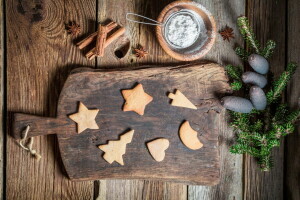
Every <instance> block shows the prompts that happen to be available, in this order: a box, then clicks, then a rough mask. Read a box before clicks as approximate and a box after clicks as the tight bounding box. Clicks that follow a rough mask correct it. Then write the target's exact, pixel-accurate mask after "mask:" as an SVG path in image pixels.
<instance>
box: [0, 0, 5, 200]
mask: <svg viewBox="0 0 300 200" xmlns="http://www.w3.org/2000/svg"><path fill="white" fill-rule="evenodd" d="M0 10H1V11H3V1H2V0H1V1H0ZM3 14H4V13H3V12H0V177H1V179H0V199H5V197H4V185H5V176H4V164H5V163H4V162H5V160H4V158H5V157H4V152H5V151H4V150H5V149H4V148H5V131H4V128H5V125H4V121H5V120H4V118H3V112H4V108H3V106H4V102H5V99H4V96H5V95H4V70H5V67H4V57H5V51H4V39H5V38H4V31H5V30H4V16H3Z"/></svg>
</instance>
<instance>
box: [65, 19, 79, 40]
mask: <svg viewBox="0 0 300 200" xmlns="http://www.w3.org/2000/svg"><path fill="white" fill-rule="evenodd" d="M67 31H68V33H70V34H71V35H72V36H74V37H76V36H77V35H78V34H79V33H80V32H81V28H80V25H79V24H76V22H71V23H69V25H67Z"/></svg>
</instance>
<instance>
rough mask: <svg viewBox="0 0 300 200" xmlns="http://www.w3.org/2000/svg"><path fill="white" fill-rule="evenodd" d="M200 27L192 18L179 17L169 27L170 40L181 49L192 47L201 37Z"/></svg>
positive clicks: (172, 19)
mask: <svg viewBox="0 0 300 200" xmlns="http://www.w3.org/2000/svg"><path fill="white" fill-rule="evenodd" d="M199 32H200V30H199V27H198V26H197V23H196V22H195V21H194V19H193V18H192V17H191V16H188V15H177V16H175V17H173V18H171V19H170V22H169V23H168V27H167V38H168V40H169V41H170V42H171V43H172V44H174V45H175V46H178V47H180V48H186V47H189V46H191V45H192V44H193V43H194V42H195V40H196V39H197V38H198V36H199Z"/></svg>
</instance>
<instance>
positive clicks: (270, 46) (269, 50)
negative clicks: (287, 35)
mask: <svg viewBox="0 0 300 200" xmlns="http://www.w3.org/2000/svg"><path fill="white" fill-rule="evenodd" d="M275 47H276V43H275V42H274V41H273V40H268V41H267V44H266V47H265V48H264V49H263V50H262V52H261V55H262V56H263V57H265V58H270V57H271V55H272V54H273V52H274V49H275Z"/></svg>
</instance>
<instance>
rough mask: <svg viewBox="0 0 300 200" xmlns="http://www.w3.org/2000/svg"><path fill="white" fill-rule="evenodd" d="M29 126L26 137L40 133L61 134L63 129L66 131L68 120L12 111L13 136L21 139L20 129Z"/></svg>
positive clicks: (22, 129)
mask: <svg viewBox="0 0 300 200" xmlns="http://www.w3.org/2000/svg"><path fill="white" fill-rule="evenodd" d="M28 125H29V126H30V130H29V132H28V135H27V137H34V136H40V135H50V134H63V133H65V132H63V130H65V131H68V128H67V129H66V127H68V126H69V121H67V120H65V121H64V120H61V119H59V120H58V119H57V118H50V117H40V116H36V115H28V114H23V113H14V120H13V124H12V127H13V131H12V134H13V137H14V138H15V139H21V135H22V131H24V130H25V129H26V127H27V126H28Z"/></svg>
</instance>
